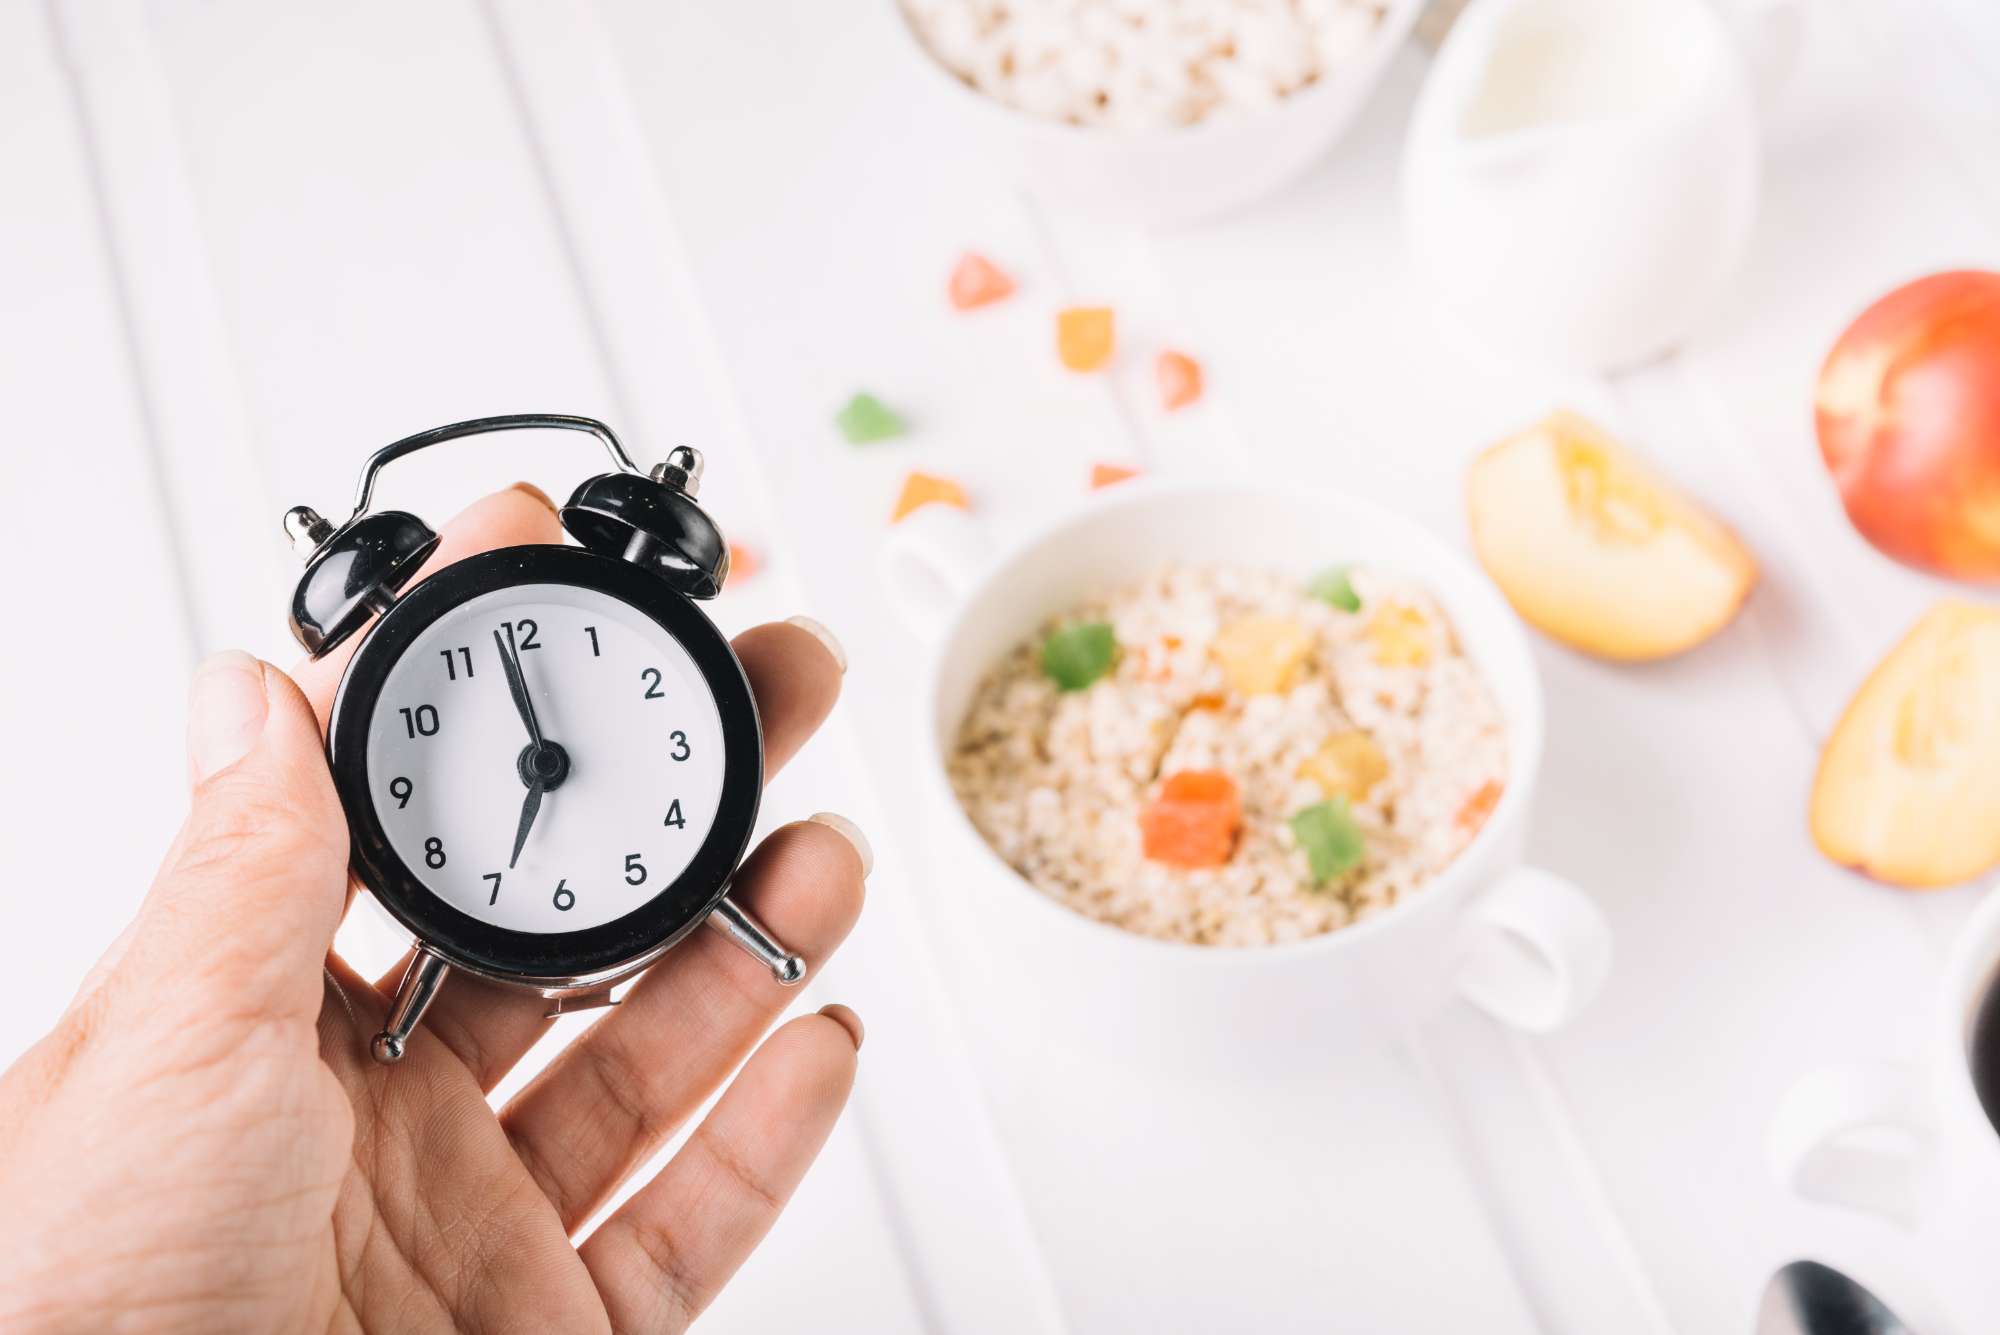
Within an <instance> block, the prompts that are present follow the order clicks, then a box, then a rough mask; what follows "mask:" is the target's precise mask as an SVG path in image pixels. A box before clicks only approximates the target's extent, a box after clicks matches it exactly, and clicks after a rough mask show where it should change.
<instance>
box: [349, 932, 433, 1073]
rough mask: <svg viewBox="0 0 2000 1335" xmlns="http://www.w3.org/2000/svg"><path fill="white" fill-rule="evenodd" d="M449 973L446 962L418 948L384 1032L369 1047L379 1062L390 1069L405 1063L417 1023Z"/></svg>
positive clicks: (399, 985)
mask: <svg viewBox="0 0 2000 1335" xmlns="http://www.w3.org/2000/svg"><path fill="white" fill-rule="evenodd" d="M447 972H448V968H447V966H446V964H445V962H444V961H443V960H441V959H439V958H438V957H437V956H435V955H433V954H431V953H430V952H429V951H428V950H424V949H422V948H421V947H419V948H418V950H417V953H416V955H415V956H413V957H412V958H411V960H410V967H409V968H407V969H405V970H404V971H403V981H402V982H400V983H398V984H396V1000H395V1001H394V1003H392V1004H391V1005H390V1007H389V1018H388V1020H387V1021H386V1022H385V1023H384V1025H383V1027H382V1032H381V1033H379V1034H377V1035H375V1041H374V1042H373V1043H370V1044H369V1045H368V1051H369V1052H371V1053H373V1054H374V1056H375V1060H376V1061H378V1062H381V1063H382V1064H383V1065H385V1066H387V1065H393V1064H394V1063H396V1062H399V1061H401V1060H403V1048H404V1046H405V1045H406V1044H407V1043H408V1042H409V1041H410V1035H411V1034H412V1033H414V1032H415V1031H416V1027H417V1022H418V1021H419V1020H421V1019H423V1018H424V1010H425V1008H426V1007H428V1006H429V1005H430V1004H431V999H432V998H433V997H435V996H437V992H438V988H439V987H441V986H442V985H443V984H444V976H445V974H446V973H447Z"/></svg>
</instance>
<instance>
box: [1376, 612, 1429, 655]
mask: <svg viewBox="0 0 2000 1335" xmlns="http://www.w3.org/2000/svg"><path fill="white" fill-rule="evenodd" d="M1367 635H1368V642H1369V643H1370V644H1372V645H1374V646H1375V661H1376V662H1377V663H1380V664H1381V665H1382V666H1383V667H1422V666H1423V665H1424V664H1426V663H1428V662H1430V661H1431V636H1432V630H1431V623H1430V618H1428V617H1426V616H1425V615H1424V614H1423V613H1422V612H1419V611H1418V610H1417V609H1416V608H1414V607H1411V606H1410V605H1409V604H1407V603H1384V604H1383V605H1382V606H1381V607H1379V608H1377V609H1375V615H1374V616H1372V617H1370V618H1369V619H1368V630H1367Z"/></svg>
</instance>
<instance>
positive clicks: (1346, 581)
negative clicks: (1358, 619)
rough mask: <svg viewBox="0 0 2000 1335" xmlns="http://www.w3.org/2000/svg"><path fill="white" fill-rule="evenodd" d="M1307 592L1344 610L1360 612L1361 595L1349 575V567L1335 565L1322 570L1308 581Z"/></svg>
mask: <svg viewBox="0 0 2000 1335" xmlns="http://www.w3.org/2000/svg"><path fill="white" fill-rule="evenodd" d="M1306 592H1307V593H1308V594H1310V595H1312V596H1313V597H1315V598H1317V599H1319V600H1320V601H1321V602H1323V603H1331V604H1332V605H1333V606H1335V607H1337V608H1339V609H1340V610H1341V611H1343V612H1359V611H1360V610H1361V595H1360V594H1358V593H1356V592H1355V591H1354V581H1353V579H1352V578H1350V577H1349V574H1348V567H1346V566H1334V567H1333V568H1332V569H1330V570H1322V571H1320V572H1319V573H1318V574H1317V575H1314V576H1313V577H1312V579H1311V580H1309V581H1307V583H1306Z"/></svg>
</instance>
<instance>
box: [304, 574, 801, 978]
mask: <svg viewBox="0 0 2000 1335" xmlns="http://www.w3.org/2000/svg"><path fill="white" fill-rule="evenodd" d="M527 584H563V585H570V586H573V587H577V588H585V589H591V590H594V591H596V592H598V593H602V594H605V595H607V596H609V597H612V598H616V599H618V600H619V601H620V602H622V603H624V604H626V605H627V606H629V607H631V608H633V609H634V610H636V611H638V612H640V613H642V614H644V615H645V616H646V617H648V618H650V619H651V620H652V621H653V622H655V623H656V624H657V625H659V626H660V627H661V629H663V630H665V631H666V632H667V634H669V635H671V636H673V638H674V639H675V640H676V641H678V642H679V643H680V645H681V646H682V647H683V648H685V649H686V650H687V652H688V655H689V657H691V658H692V659H693V660H694V662H695V666H696V667H697V668H698V669H699V670H700V672H701V675H702V678H703V680H704V681H705V682H706V683H707V685H708V688H709V691H710V692H711V693H712V694H713V695H714V697H715V707H716V712H717V714H718V715H719V716H720V718H721V721H722V744H723V769H722V791H721V795H720V797H719V798H718V801H717V809H716V815H715V821H714V823H713V824H712V825H711V826H710V827H709V830H708V834H707V835H706V837H705V838H704V839H703V840H702V845H701V847H700V849H698V850H697V851H696V853H695V855H694V859H693V860H692V861H691V862H689V863H688V865H687V867H686V868H685V869H684V870H683V871H682V872H681V874H680V875H679V876H678V877H676V878H675V880H674V882H673V884H672V885H670V886H668V887H667V888H666V889H664V890H662V891H660V892H659V893H658V894H656V895H654V896H653V897H652V898H650V899H648V900H647V901H646V902H645V903H644V904H641V905H640V906H638V907H637V908H635V909H633V910H632V911H631V912H629V913H626V914H624V915H623V916H621V917H618V918H614V919H612V920H611V921H610V922H607V923H600V924H598V925H597V926H595V927H586V928H582V929H580V930H578V931H574V932H550V933H542V932H520V931H514V930H512V929H510V928H503V927H496V926H494V925H493V924H491V923H488V922H484V921H482V920H480V919H478V918H475V917H473V916H472V915H470V914H468V913H466V912H464V911H463V910H461V909H457V908H454V907H453V906H452V905H450V904H448V903H446V902H445V901H444V900H443V899H441V898H439V897H438V896H437V895H436V894H435V893H434V892H433V891H431V889H430V888H429V887H428V886H426V885H425V884H424V882H423V880H422V878H420V877H419V876H417V875H416V874H415V873H414V872H412V871H411V870H410V868H409V866H408V865H407V864H406V863H405V862H404V861H403V859H402V857H401V856H400V855H399V854H398V853H397V852H396V850H395V848H394V846H393V845H391V843H390V842H389V838H388V835H387V832H386V831H385V830H384V829H383V828H382V822H381V820H380V818H379V817H378V816H377V814H376V811H375V802H374V798H373V796H372V792H371V789H370V786H369V778H368V732H369V725H370V723H371V721H372V720H373V718H374V714H375V707H376V705H377V703H378V702H379V701H380V698H381V694H382V687H383V685H384V684H385V683H386V682H387V680H388V677H389V671H390V669H391V668H392V667H394V666H395V664H396V663H397V661H398V660H400V659H401V657H402V655H403V653H404V652H405V651H406V650H407V649H408V648H409V647H410V645H411V643H412V642H413V641H414V640H415V639H416V637H417V636H418V635H419V634H421V633H422V632H423V631H425V630H426V629H428V628H429V627H430V626H431V625H432V624H434V623H435V622H436V621H437V620H438V619H439V618H441V617H443V616H444V615H445V614H446V613H448V612H451V611H452V610H453V609H455V608H457V607H459V606H461V605H462V604H464V603H466V602H468V601H469V600H471V599H473V598H477V597H479V596H480V595H482V594H487V593H493V592H496V591H498V590H502V589H508V588H513V587H517V586H520V585H527ZM327 759H328V763H329V765H330V767H331V769H332V771H333V782H334V788H335V790H336V791H337V792H338V793H339V795H340V802H341V806H342V807H343V808H344V809H345V811H346V813H347V824H348V830H349V833H350V835H351V838H352V851H351V855H350V856H351V862H352V865H353V869H354V872H355V874H356V875H357V876H358V877H359V878H360V880H361V882H362V884H363V885H365V886H366V887H367V888H368V889H369V890H370V891H371V892H373V894H374V895H375V898H376V899H377V900H378V901H379V902H380V903H381V904H382V906H383V907H384V908H386V909H387V910H388V911H389V913H390V914H391V916H393V917H394V918H395V919H396V920H397V921H398V922H400V923H402V924H403V926H405V927H407V928H408V929H409V930H410V931H411V932H412V933H414V934H415V935H416V937H417V938H418V940H419V941H420V943H421V944H423V945H424V946H425V947H426V948H427V949H430V950H432V951H434V952H435V953H436V954H437V955H439V956H440V957H442V958H443V959H444V960H445V961H446V962H447V963H450V964H454V965H457V966H459V967H460V968H465V969H470V970H471V971H472V972H474V973H478V974H483V975H486V976H488V977H496V978H500V979H503V980H504V979H517V980H519V981H521V982H523V983H524V984H528V985H537V984H540V985H544V986H559V985H561V984H562V983H564V982H565V981H570V980H583V979H589V978H591V977H593V976H598V975H603V974H606V973H614V972H616V971H617V970H618V969H619V968H620V967H621V966H624V965H628V964H631V963H634V962H636V961H641V960H643V959H645V958H647V957H650V956H653V955H657V954H659V953H661V952H662V951H664V950H666V949H667V948H668V947H670V946H672V945H673V944H674V943H676V942H678V941H679V940H680V939H681V938H682V937H684V936H686V935H687V934H688V933H689V932H690V931H692V930H693V929H694V928H695V927H696V926H697V925H699V924H700V922H701V921H702V919H703V918H705V917H706V916H707V915H708V912H709V910H711V909H713V908H714V907H715V905H716V903H717V902H718V901H719V900H720V899H721V898H722V896H723V893H724V891H726V890H727V889H728V886H729V878H730V877H731V876H732V875H733V874H734V873H735V871H736V866H737V864H738V863H739V862H741V861H742V860H743V855H744V853H745V852H746V851H747V850H748V849H749V846H750V836H751V833H752V832H753V830H754V829H755V828H756V824H757V808H758V804H759V802H760V801H761V799H762V796H763V789H764V729H763V724H762V721H761V720H760V719H759V718H758V715H757V701H756V697H755V696H754V695H753V694H752V693H751V690H750V682H749V679H748V678H747V677H745V676H744V674H743V665H742V664H741V663H739V662H738V661H737V658H736V653H735V651H734V650H732V649H731V648H730V647H729V641H728V640H727V639H726V638H725V637H724V636H723V634H722V632H721V631H720V630H718V629H716V627H715V624H714V623H713V622H711V621H710V620H709V619H708V618H707V617H706V616H704V615H703V614H702V612H701V610H700V609H699V608H697V607H696V606H695V605H694V603H693V602H691V601H690V600H689V599H688V598H687V597H685V596H684V595H682V594H680V593H678V592H676V591H675V590H674V589H672V588H670V587H668V585H667V584H666V583H665V582H664V581H663V580H661V579H660V578H659V577H658V576H657V575H654V574H652V573H650V572H649V571H648V570H646V569H645V568H643V567H641V566H637V565H633V564H632V563H630V562H627V561H622V560H619V559H618V558H616V557H610V556H602V555H599V554H598V553H596V552H591V551H587V550H585V549H583V548H581V547H562V546H555V545H537V546H524V547H503V548H499V549H497V550H495V551H490V552H482V553H480V554H478V555H476V556H470V557H467V558H466V559H464V560H462V561H457V562H454V563H453V564H451V565H448V566H445V567H444V568H442V569H440V570H438V571H437V572H436V573H435V574H432V575H429V576H427V577H426V578H425V579H423V580H422V581H421V582H420V583H418V584H417V585H415V586H414V587H413V588H411V589H410V590H409V591H408V592H407V593H405V594H404V595H403V596H402V597H401V598H399V599H398V600H397V602H396V604H395V606H394V607H392V608H390V609H389V611H388V612H387V613H386V614H384V615H383V616H382V617H381V619H380V620H378V621H377V622H376V623H375V625H373V626H371V627H370V628H369V629H368V630H367V632H366V633H365V635H364V637H363V639H362V641H361V643H360V646H359V647H358V648H357V649H356V651H355V654H354V657H353V659H352V660H351V661H350V662H349V663H348V665H347V671H346V672H345V673H344V674H342V676H341V681H340V688H339V690H338V692H337V693H336V694H335V696H334V701H333V714H332V720H331V722H330V724H329V725H328V728H327Z"/></svg>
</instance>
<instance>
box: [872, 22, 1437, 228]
mask: <svg viewBox="0 0 2000 1335" xmlns="http://www.w3.org/2000/svg"><path fill="white" fill-rule="evenodd" d="M893 3H894V8H895V11H896V13H895V18H896V20H897V21H896V23H895V24H894V27H895V29H896V30H897V32H898V33H899V35H900V36H901V37H903V38H906V39H907V41H906V46H907V48H908V50H909V52H910V54H911V56H912V59H913V62H914V63H915V64H916V65H918V66H919V67H920V68H921V70H922V72H923V73H922V77H923V78H924V79H925V80H926V82H927V83H928V84H929V85H930V86H931V87H933V88H934V89H936V90H937V92H938V95H939V97H940V99H941V100H943V101H945V102H946V103H947V104H949V105H950V106H952V108H953V109H954V111H955V112H956V114H957V115H958V116H959V118H960V120H961V122H962V123H963V124H964V125H965V127H966V129H967V132H968V133H969V134H972V135H974V136H976V137H978V138H979V139H980V140H981V142H982V148H983V150H984V151H985V152H987V153H989V154H992V155H994V156H997V157H999V158H1002V159H1003V160H1005V161H1007V162H1008V163H1009V164H1010V165H1011V166H1012V168H1013V169H1014V170H1015V172H1016V173H1017V174H1018V175H1019V176H1020V178H1021V179H1022V181H1023V182H1024V184H1026V185H1027V186H1028V188H1029V189H1030V190H1032V191H1033V192H1034V193H1035V194H1036V195H1037V196H1038V197H1040V198H1042V199H1045V200H1047V201H1048V202H1050V203H1052V204H1055V205H1058V206H1061V207H1067V208H1071V209H1074V210H1076V211H1079V212H1083V213H1088V214H1091V215H1093V216H1097V217H1103V218H1108V219H1113V220H1117V221H1124V222H1139V223H1159V224H1171V223H1179V222H1188V221H1193V220H1196V219H1200V218H1204V217H1210V216H1213V215H1215V214H1219V213H1223V212H1227V211H1228V210H1230V209H1234V208H1237V207H1239V206H1241V205H1244V204H1247V203H1249V202H1251V201H1252V200H1254V199H1257V198H1259V197H1261V196H1263V195H1266V194H1269V193H1271V192H1272V191H1274V190H1276V189H1278V188H1279V187H1281V186H1283V185H1285V184H1287V183H1289V182H1290V181H1292V180H1293V179H1295V178H1296V177H1297V176H1299V175H1300V174H1301V173H1302V172H1304V170H1305V169H1306V168H1307V167H1309V166H1310V165H1311V164H1312V162H1313V161H1314V160H1315V159H1317V158H1318V157H1319V156H1320V155H1321V154H1322V153H1324V152H1325V151H1326V149H1327V148H1328V147H1329V146H1330V145H1331V144H1332V143H1333V142H1334V140H1335V139H1337V138H1338V137H1339V136H1340V134H1341V132H1342V131H1343V130H1344V129H1346V127H1347V125H1348V124H1349V122H1350V121H1352V120H1353V119H1354V116H1355V114H1356V113H1357V112H1358V111H1359V110H1360V108H1361V106H1362V104H1363V103H1364V102H1365V101H1366V100H1367V97H1368V94H1369V93H1370V92H1371V91H1372V90H1373V89H1374V87H1375V85H1376V83H1377V81H1378V80H1379V78H1380V76H1381V74H1382V72H1383V69H1384V68H1385V67H1386V65H1387V64H1388V61H1389V59H1390V57H1391V56H1392V55H1393V54H1394V52H1395V49H1396V47H1397V46H1398V45H1399V44H1400V43H1401V42H1402V40H1403V38H1404V37H1405V35H1407V33H1408V32H1409V29H1410V25H1411V24H1412V23H1413V22H1414V21H1415V19H1416V16H1417V13H1418V11H1419V10H1420V9H1421V8H1422V7H1423V0H893Z"/></svg>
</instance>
